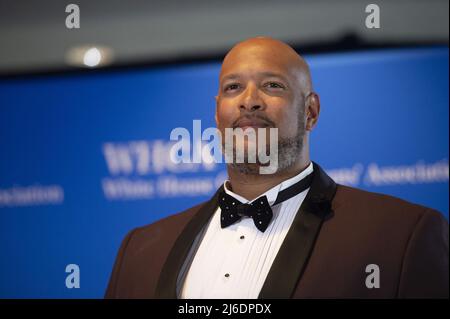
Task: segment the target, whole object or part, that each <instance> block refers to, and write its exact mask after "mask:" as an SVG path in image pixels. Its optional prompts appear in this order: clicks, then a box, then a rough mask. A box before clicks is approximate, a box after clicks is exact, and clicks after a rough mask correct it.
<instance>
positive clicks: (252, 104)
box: [239, 84, 264, 112]
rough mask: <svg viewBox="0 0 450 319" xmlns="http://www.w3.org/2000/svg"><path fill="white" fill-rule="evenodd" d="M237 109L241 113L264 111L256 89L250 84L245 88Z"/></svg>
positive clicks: (262, 102)
mask: <svg viewBox="0 0 450 319" xmlns="http://www.w3.org/2000/svg"><path fill="white" fill-rule="evenodd" d="M239 109H240V110H241V111H249V112H254V111H261V110H263V109H264V101H262V99H261V97H260V95H259V92H258V88H257V87H256V86H255V85H253V84H250V85H248V86H247V88H246V89H245V91H244V93H243V98H242V101H241V103H240V105H239Z"/></svg>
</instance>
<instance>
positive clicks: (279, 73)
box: [106, 37, 449, 298]
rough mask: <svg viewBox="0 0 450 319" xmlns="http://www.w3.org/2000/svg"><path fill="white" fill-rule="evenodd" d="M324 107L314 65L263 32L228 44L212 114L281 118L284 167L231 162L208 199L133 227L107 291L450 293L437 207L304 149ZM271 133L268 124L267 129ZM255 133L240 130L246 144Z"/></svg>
mask: <svg viewBox="0 0 450 319" xmlns="http://www.w3.org/2000/svg"><path fill="white" fill-rule="evenodd" d="M319 112H320V102H319V97H318V95H317V94H316V93H314V92H313V90H312V85H311V78H310V73H309V68H308V66H307V64H306V63H305V61H304V60H303V59H302V58H301V57H300V56H299V55H298V54H297V53H296V52H295V51H294V50H293V49H292V48H290V47H289V46H288V45H286V44H285V43H282V42H280V41H277V40H274V39H270V38H264V37H258V38H253V39H249V40H246V41H243V42H241V43H239V44H237V45H236V46H235V47H233V49H232V50H231V51H230V52H229V53H228V54H227V55H226V57H225V59H224V61H223V64H222V69H221V73H220V88H219V93H218V95H217V97H216V123H217V127H218V129H219V131H220V132H221V133H222V136H224V132H225V129H226V128H233V129H235V128H242V129H243V130H248V129H252V128H253V129H257V128H263V129H267V130H268V129H270V128H277V129H278V166H277V170H276V171H275V172H274V173H272V174H261V171H260V168H261V166H263V165H262V164H261V162H258V161H257V162H256V163H255V162H253V163H251V162H250V161H245V162H244V163H236V162H234V163H229V164H228V165H227V170H228V176H229V180H228V181H227V182H225V183H224V185H223V186H222V187H221V188H220V189H219V190H218V191H217V192H216V194H215V195H214V196H213V197H212V199H210V200H209V201H208V202H206V203H203V204H200V205H198V206H195V207H192V208H190V209H188V210H186V211H185V212H182V213H180V214H176V215H173V216H170V217H168V218H165V219H163V220H160V221H158V222H156V223H154V224H152V225H148V226H145V227H142V228H138V229H135V230H133V231H132V232H130V233H129V234H128V235H127V236H126V238H125V240H124V241H123V243H122V245H121V247H120V250H119V253H118V256H117V260H116V263H115V266H114V269H113V272H112V275H111V280H110V282H109V285H108V288H107V291H106V297H107V298H410V297H411V298H414V297H430V298H431V297H440V298H442V297H447V298H448V294H449V293H448V290H449V287H448V223H447V221H446V220H445V218H443V217H442V215H441V214H440V213H439V212H436V211H434V210H432V209H429V208H426V207H423V206H419V205H415V204H412V203H408V202H406V201H403V200H400V199H397V198H394V197H391V196H387V195H381V194H375V193H370V192H366V191H362V190H358V189H355V188H351V187H346V186H343V185H337V184H336V183H335V182H334V181H333V180H332V179H331V178H330V177H329V176H327V175H326V174H325V172H324V171H323V170H322V169H321V168H320V166H319V165H317V164H316V163H313V162H311V160H310V157H309V133H310V132H311V131H312V129H313V128H314V127H315V125H316V123H317V120H318V117H319ZM269 134H270V133H269ZM251 143H252V141H250V140H249V139H246V140H244V141H243V142H241V143H240V144H239V143H238V142H237V141H235V143H234V144H233V147H234V148H233V151H236V149H237V148H245V149H250V146H251V145H250V144H251Z"/></svg>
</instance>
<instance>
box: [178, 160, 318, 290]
mask: <svg viewBox="0 0 450 319" xmlns="http://www.w3.org/2000/svg"><path fill="white" fill-rule="evenodd" d="M312 171H313V165H312V162H311V163H310V164H309V166H308V167H307V168H306V169H304V170H303V171H302V172H301V173H300V174H298V175H296V176H294V177H292V178H290V179H288V180H285V181H283V182H282V183H280V184H278V185H277V186H275V187H273V188H271V189H270V190H268V191H267V192H265V193H264V194H262V195H261V196H264V195H266V196H267V200H268V202H269V204H270V205H272V204H273V203H274V202H275V200H276V198H277V196H278V192H280V191H282V190H283V189H286V188H287V187H289V186H291V185H293V184H295V183H297V182H298V181H300V180H301V179H303V178H304V177H306V176H308V175H309V174H311V173H312ZM224 189H225V192H226V193H227V194H229V195H230V196H233V197H234V198H235V199H237V200H239V201H240V202H242V203H251V202H252V201H253V200H252V201H249V200H246V199H245V198H243V197H242V196H239V195H237V194H235V193H233V192H232V191H230V190H229V189H228V188H227V182H225V183H224ZM308 191H309V188H308V189H306V190H305V191H303V192H301V193H299V194H297V195H295V196H294V197H291V198H290V199H288V200H286V201H284V202H282V203H280V204H278V205H276V206H273V207H272V210H273V219H272V221H271V222H270V224H269V227H268V228H267V229H266V231H265V232H264V233H263V232H261V231H259V230H258V229H257V228H256V226H255V224H254V223H253V219H252V218H248V217H243V218H242V219H241V220H239V221H238V222H236V223H234V224H233V225H231V226H228V227H226V228H221V226H220V214H221V210H220V207H219V208H217V210H216V211H215V213H214V214H213V216H212V218H211V219H210V222H209V224H208V225H207V226H206V227H205V228H204V229H203V231H202V232H201V233H200V234H199V235H198V236H197V238H196V240H195V242H194V245H193V246H192V248H191V251H190V253H189V255H188V258H187V259H186V261H185V263H184V265H183V267H182V269H181V272H180V275H179V277H178V285H177V289H178V296H179V298H184V299H192V298H199V299H200V298H211V299H218V298H220V299H222V298H223V299H226V298H236V299H256V298H258V295H259V293H260V291H261V289H262V287H263V284H264V282H265V280H266V277H267V275H268V273H269V270H270V268H271V266H272V263H273V261H274V259H275V256H276V255H277V253H278V251H279V249H280V247H281V244H282V243H283V240H284V238H285V237H286V234H287V232H288V230H289V228H290V227H291V224H292V222H293V220H294V218H295V215H296V213H297V211H298V209H299V208H300V205H301V204H302V202H303V200H304V199H305V197H306V194H307V193H308ZM258 197H260V196H258ZM200 239H201V241H200ZM189 265H190V267H189V270H187V268H188V266H189Z"/></svg>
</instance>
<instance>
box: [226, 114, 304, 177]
mask: <svg viewBox="0 0 450 319" xmlns="http://www.w3.org/2000/svg"><path fill="white" fill-rule="evenodd" d="M305 134H306V129H305V119H304V116H303V112H302V111H300V114H299V117H298V126H297V134H295V136H291V137H280V138H278V166H277V168H276V171H275V172H274V173H279V172H282V171H285V170H287V169H289V168H290V167H292V166H293V165H294V164H295V163H296V162H297V161H298V160H299V157H300V156H301V153H302V150H303V146H304V144H303V139H304V136H305ZM266 150H270V145H269V143H267V144H266ZM233 152H234V154H236V145H234V147H233ZM257 153H258V156H257V159H258V158H259V150H258V152H257ZM244 154H245V158H244V162H243V163H236V161H233V162H232V163H230V165H231V167H232V168H234V169H236V170H238V171H239V172H240V173H241V174H245V175H259V174H260V167H261V166H264V164H261V163H259V162H258V161H257V162H256V163H249V162H248V152H244ZM232 158H234V157H232Z"/></svg>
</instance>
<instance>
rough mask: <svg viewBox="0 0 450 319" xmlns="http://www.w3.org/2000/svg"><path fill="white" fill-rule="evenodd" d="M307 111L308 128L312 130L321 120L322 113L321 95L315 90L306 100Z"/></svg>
mask: <svg viewBox="0 0 450 319" xmlns="http://www.w3.org/2000/svg"><path fill="white" fill-rule="evenodd" d="M305 113H306V130H307V131H312V129H313V128H314V127H315V126H316V124H317V121H318V120H319V113H320V99H319V95H317V93H315V92H311V93H310V94H309V95H308V96H307V97H306V101H305Z"/></svg>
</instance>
